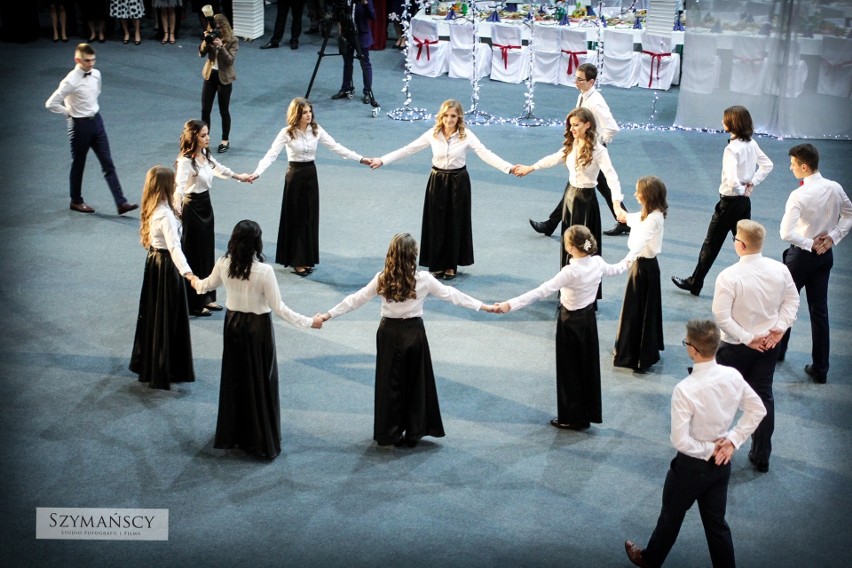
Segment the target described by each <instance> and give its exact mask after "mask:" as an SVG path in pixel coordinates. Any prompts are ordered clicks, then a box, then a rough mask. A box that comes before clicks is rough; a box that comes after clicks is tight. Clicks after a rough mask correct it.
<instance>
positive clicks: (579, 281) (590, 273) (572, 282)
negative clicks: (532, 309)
mask: <svg viewBox="0 0 852 568" xmlns="http://www.w3.org/2000/svg"><path fill="white" fill-rule="evenodd" d="M625 270H627V262H625V261H624V260H622V261H621V262H619V263H618V264H607V262H606V261H605V260H604V259H602V258H601V257H600V256H585V257H583V258H572V259H571V264H566V265H565V266H564V267H562V270H560V271H559V272H558V273H557V274H556V276H554V277H553V278H551V279H550V280H548V281H547V282H545V283H543V284H542V285H541V286H539V287H538V288H535V289H533V290H530V291H529V292H527V293H526V294H522V295H520V296H516V297H514V298H512V299H511V300H509V307H510V308H511V309H512V310H519V309H521V308H523V307H524V306H528V305H530V304H532V303H533V302H537V301H538V300H541V299H544V298H546V297H547V296H549V295H551V294H553V293H554V292H556V291H557V290H559V301H560V302H561V303H562V305H563V306H565V309H566V310H571V311H573V310H579V309H580V308H585V307H586V306H588V305H589V304H591V303H592V302H594V301H595V298H596V297H597V295H598V285H599V284H600V283H601V278H603V277H604V276H615V275H616V274H621V273H622V272H624V271H625Z"/></svg>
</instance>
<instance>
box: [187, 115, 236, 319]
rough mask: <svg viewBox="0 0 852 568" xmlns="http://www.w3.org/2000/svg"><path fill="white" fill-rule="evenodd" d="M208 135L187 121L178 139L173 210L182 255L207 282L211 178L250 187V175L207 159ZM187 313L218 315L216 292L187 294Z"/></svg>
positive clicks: (212, 240) (211, 256) (211, 246)
mask: <svg viewBox="0 0 852 568" xmlns="http://www.w3.org/2000/svg"><path fill="white" fill-rule="evenodd" d="M209 147H210V131H209V129H208V128H207V125H206V124H205V123H204V122H203V121H201V120H189V121H187V123H186V124H184V126H183V132H182V133H181V135H180V151H179V152H178V157H177V161H176V162H175V167H176V168H177V186H176V187H175V194H174V206H175V210H176V211H177V212H178V214H179V215H180V217H181V220H182V222H183V238H182V240H181V243H182V245H183V250H184V253H185V254H186V257H187V258H188V259H189V263H190V264H191V265H192V266H193V267H194V269H195V273H196V274H197V275H198V276H199V277H200V278H206V277H207V275H209V274H210V271H211V270H212V269H213V263H214V262H216V250H215V249H216V236H215V234H214V226H213V225H214V218H213V203H212V202H211V201H210V188H211V187H213V177H214V176H215V177H219V178H223V179H228V178H232V179H236V180H239V181H243V182H248V183H251V176H250V175H249V174H235V173H234V172H233V171H231V170H230V169H228V168H227V167H225V166H224V165H222V164H220V163H219V162H217V161H215V160H214V159H213V158H212V157H211V156H210V148H209ZM187 296H188V298H187V299H188V301H189V313H190V314H192V315H194V316H205V317H206V316H210V315H212V312H211V310H213V311H220V310H221V309H222V306H220V305H219V304H217V303H216V292H215V291H214V292H210V293H209V294H196V293H195V291H194V290H192V289H191V288H190V289H188V290H187Z"/></svg>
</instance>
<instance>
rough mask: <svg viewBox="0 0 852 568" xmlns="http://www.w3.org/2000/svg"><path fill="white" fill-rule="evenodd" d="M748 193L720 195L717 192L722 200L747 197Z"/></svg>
mask: <svg viewBox="0 0 852 568" xmlns="http://www.w3.org/2000/svg"><path fill="white" fill-rule="evenodd" d="M747 198H748V195H722V194H721V193H720V194H719V199H721V200H723V201H728V200H733V199H747Z"/></svg>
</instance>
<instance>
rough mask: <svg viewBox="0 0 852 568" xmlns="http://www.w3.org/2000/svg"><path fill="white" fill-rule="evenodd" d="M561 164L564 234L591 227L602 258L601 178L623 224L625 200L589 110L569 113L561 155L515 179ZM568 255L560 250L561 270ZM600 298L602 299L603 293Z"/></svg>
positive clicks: (522, 169)
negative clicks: (597, 192) (565, 181)
mask: <svg viewBox="0 0 852 568" xmlns="http://www.w3.org/2000/svg"><path fill="white" fill-rule="evenodd" d="M557 164H565V167H566V168H568V185H566V186H565V196H564V199H563V202H564V203H563V207H562V230H563V231H564V230H565V228H566V227H569V226H571V225H583V226H584V227H588V228H589V230H590V231H591V232H592V236H594V237H595V241H596V242H597V244H598V254H601V252H600V245H601V212H600V208H599V207H598V199H597V197H596V196H595V187H596V186H597V183H598V182H597V180H598V174H599V173H600V172H603V174H604V178H605V179H606V182H607V184H608V185H609V187H610V189H611V190H612V204H613V208H614V210H615V211H616V215H618V216H619V218H618V219H619V222H623V220H624V219H623V217H624V211H623V209H622V208H621V202H622V200H623V199H624V196H623V195H622V193H621V183H620V182H619V181H618V174H616V173H615V169H614V168H613V167H612V162H611V161H610V159H609V152H608V151H607V149H606V146H604V145H603V144H601V143H600V141H599V140H598V135H597V124H596V123H595V116H594V115H593V114H592V111H590V110H589V109H587V108H585V107H580V108H575V109H574V110H572V111H571V112H569V113H568V116H567V117H566V119H565V141H564V142H563V143H562V148H561V149H560V150H559V151H558V152H555V153H553V154H550V155H549V156H545V157H544V158H542V159H540V160H539V161H537V162H536V163H534V164H533V165H532V166H519V167H518V168H517V170H516V171H515V175H517V176H519V177H523V176H525V175H527V174H528V173H530V172H532V171H535V170H540V169H542V168H552V167H553V166H555V165H557ZM566 251H567V249H563V248H561V247H560V256H559V260H560V266H565V264H566V263H567V262H568V261H569V259H570V255H569V254H568V253H567V252H566ZM599 292H600V291H599ZM598 297H599V298H600V293H599V294H598Z"/></svg>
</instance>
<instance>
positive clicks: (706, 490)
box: [642, 452, 736, 568]
mask: <svg viewBox="0 0 852 568" xmlns="http://www.w3.org/2000/svg"><path fill="white" fill-rule="evenodd" d="M730 477H731V464H730V463H729V464H727V465H722V466H717V465H716V464H715V463H714V462H713V461H704V460H700V459H697V458H692V457H689V456H687V455H685V454H682V453H680V452H678V454H677V456H675V458H674V459H673V460H672V463H671V467H670V468H669V472H668V474H667V475H666V484H665V485H664V486H663V506H662V508H661V509H660V517H659V518H658V519H657V527H656V528H655V529H654V533H653V534H652V535H651V540H649V541H648V546H647V547H646V548H645V550H644V551H643V552H642V558H643V559H644V560H645V562H647V563H648V565H650V566H662V564H663V562H665V560H666V557H667V556H668V554H669V551H671V549H672V547H673V546H674V543H675V541H676V540H677V535H678V533H679V532H680V527H681V525H682V524H683V519H684V517H685V516H686V512H687V511H688V510H689V509H690V508H692V504H693V503H695V502H696V501H698V512H699V514H700V515H701V523H702V524H703V525H704V536H705V537H706V538H707V546H708V547H709V548H710V559H711V561H712V562H713V566H714V568H720V567H723V566H724V567H733V566H735V565H736V562H735V560H734V542H733V539H732V538H731V529H730V527H728V523H727V522H726V521H725V511H726V509H727V503H728V480H729V479H730Z"/></svg>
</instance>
